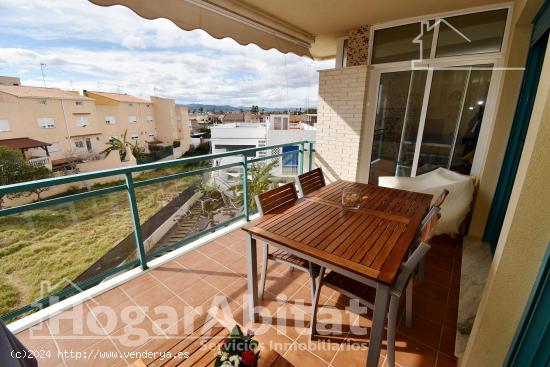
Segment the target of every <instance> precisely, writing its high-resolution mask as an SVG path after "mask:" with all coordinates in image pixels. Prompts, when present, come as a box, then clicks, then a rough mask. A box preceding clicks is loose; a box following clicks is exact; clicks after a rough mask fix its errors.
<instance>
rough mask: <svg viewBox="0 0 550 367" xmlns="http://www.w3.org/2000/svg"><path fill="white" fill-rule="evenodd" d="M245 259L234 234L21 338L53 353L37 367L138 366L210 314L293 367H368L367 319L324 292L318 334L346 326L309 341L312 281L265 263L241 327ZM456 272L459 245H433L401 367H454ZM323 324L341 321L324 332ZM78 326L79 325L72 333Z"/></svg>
mask: <svg viewBox="0 0 550 367" xmlns="http://www.w3.org/2000/svg"><path fill="white" fill-rule="evenodd" d="M259 252H260V251H259ZM245 256H246V255H245V233H244V232H243V231H241V230H235V231H233V232H231V233H229V234H227V235H224V236H223V237H220V238H218V239H216V240H214V241H212V242H210V243H208V244H206V245H204V246H202V247H200V248H198V249H196V250H193V251H191V252H188V253H186V254H184V255H182V256H180V257H178V258H176V259H175V260H172V261H170V262H168V263H166V264H164V265H162V266H160V267H157V268H155V269H152V270H150V271H147V272H145V273H143V274H142V275H140V276H138V277H137V278H134V279H132V280H131V281H129V282H127V283H124V284H123V285H122V286H119V287H117V288H114V289H112V290H110V291H108V292H106V293H103V294H101V295H99V296H96V297H94V298H93V299H91V300H88V301H86V302H85V303H84V304H83V305H82V306H77V307H75V308H74V309H72V310H68V311H65V312H63V313H62V314H60V315H58V316H55V317H53V318H51V319H49V320H47V321H45V322H43V323H42V324H39V325H36V326H34V327H32V328H31V329H28V330H25V331H23V332H21V333H19V334H18V335H17V336H18V337H19V338H20V340H21V341H22V342H23V343H24V344H25V345H26V346H27V348H28V349H30V350H33V351H50V357H49V358H48V354H47V353H43V352H42V353H43V356H44V358H43V359H41V360H40V362H39V365H40V366H88V365H90V366H92V365H93V366H94V367H99V366H125V365H127V364H129V363H132V362H133V360H134V359H136V357H135V356H132V355H128V354H126V355H124V353H128V352H131V351H154V350H158V348H159V347H158V345H159V343H160V342H162V340H163V339H164V340H167V339H168V338H178V337H179V338H180V339H181V335H183V332H182V331H181V330H182V326H181V325H184V324H185V323H184V322H183V319H184V318H185V317H187V318H188V317H189V316H190V315H195V316H197V315H199V314H205V313H206V312H208V310H209V309H210V310H212V311H210V314H211V315H215V317H216V318H218V317H219V318H222V319H224V320H226V321H227V320H228V319H231V321H232V320H233V319H234V320H235V321H232V322H237V323H239V324H241V325H243V324H244V325H245V327H247V328H250V329H253V330H255V332H256V334H257V336H256V337H257V339H258V340H260V342H261V343H262V345H266V344H265V343H270V347H271V348H272V349H275V350H277V351H278V352H279V354H281V355H283V356H284V358H286V359H287V360H288V361H289V362H291V363H292V364H294V365H295V366H297V367H299V366H335V367H338V366H342V367H350V366H364V365H365V362H366V355H367V350H368V337H367V336H361V335H357V333H355V330H356V328H357V327H358V326H364V327H368V326H369V325H370V320H369V315H368V314H367V315H365V314H363V315H357V314H356V313H355V312H351V311H348V310H346V308H345V306H346V305H348V304H349V302H348V301H349V300H347V299H345V297H343V296H341V295H340V294H339V293H337V292H334V291H332V290H329V289H327V288H324V289H323V292H322V294H321V300H320V304H321V309H320V313H319V326H318V329H319V331H320V332H322V330H333V328H335V327H336V326H335V324H338V325H343V327H342V331H341V332H339V334H338V335H335V334H332V335H329V336H326V337H318V338H316V340H315V341H313V342H309V329H308V327H309V318H310V317H309V314H310V308H309V307H310V303H309V302H310V288H309V287H310V285H309V279H308V276H307V275H306V274H305V273H302V272H300V271H297V270H295V271H290V270H289V269H288V268H287V267H286V266H283V265H281V264H276V263H270V267H269V271H268V280H267V285H266V295H265V296H264V300H263V301H261V305H262V306H264V309H263V310H262V311H261V312H260V315H261V319H262V320H261V323H258V324H249V323H246V321H244V319H243V308H246V306H243V304H245V298H244V294H245V293H246V289H247V284H246V266H245ZM460 265H461V241H458V240H453V239H450V238H442V237H440V238H435V239H433V240H432V249H431V251H430V252H429V253H428V257H427V261H426V280H425V282H424V284H422V285H419V284H416V285H415V291H414V307H413V310H414V311H413V313H414V316H413V327H412V328H406V327H405V325H404V320H403V313H401V315H402V316H401V321H400V322H399V326H398V335H397V343H396V362H397V364H398V365H399V366H403V367H416V366H437V367H443V366H456V360H455V358H453V357H452V356H453V352H454V338H455V332H456V317H457V312H458V295H459V282H460ZM215 296H218V297H215ZM224 299H227V304H224V301H223V300H224ZM213 300H214V302H213ZM224 305H225V306H226V307H225V308H224V307H223V306H224ZM158 306H163V307H164V308H162V307H161V308H160V309H159V307H158ZM212 307H214V308H212ZM220 307H221V308H220ZM128 310H131V311H128ZM159 310H160V311H159ZM162 311H163V312H162ZM244 314H245V313H244ZM113 316H114V320H113ZM327 317H336V318H337V320H340V321H341V322H340V321H339V322H337V323H328V322H327V320H328V319H327ZM75 320H85V322H84V323H82V324H81V325H75ZM58 351H62V352H64V353H65V354H64V355H60V354H59V353H58ZM70 352H72V354H70V355H69V354H67V353H70ZM98 353H99V354H98ZM382 354H383V355H382V357H381V359H380V365H382V364H383V363H384V361H385V346H384V347H383V350H382ZM92 356H93V358H92ZM384 365H385V364H384Z"/></svg>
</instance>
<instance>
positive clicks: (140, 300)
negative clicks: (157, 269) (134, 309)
mask: <svg viewBox="0 0 550 367" xmlns="http://www.w3.org/2000/svg"><path fill="white" fill-rule="evenodd" d="M173 296H174V294H172V293H171V292H170V291H169V290H168V289H167V288H166V287H165V286H164V285H162V284H159V285H157V286H155V287H153V288H151V289H149V290H148V291H147V292H144V293H141V294H139V295H137V296H136V297H132V300H133V301H134V303H135V304H137V305H138V306H139V307H143V308H144V309H145V308H150V309H151V308H154V307H155V306H157V305H160V304H162V302H164V301H166V300H167V299H169V298H172V297H173Z"/></svg>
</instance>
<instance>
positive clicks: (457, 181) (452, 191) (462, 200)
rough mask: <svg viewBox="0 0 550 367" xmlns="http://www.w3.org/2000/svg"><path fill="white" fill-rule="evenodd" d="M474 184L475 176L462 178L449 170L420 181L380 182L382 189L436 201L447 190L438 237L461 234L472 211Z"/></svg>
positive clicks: (397, 179)
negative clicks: (463, 224)
mask: <svg viewBox="0 0 550 367" xmlns="http://www.w3.org/2000/svg"><path fill="white" fill-rule="evenodd" d="M474 182H475V177H473V176H465V175H461V174H460V173H456V172H453V171H449V170H448V169H445V168H438V169H436V170H434V171H431V172H428V173H425V174H423V175H420V176H416V177H392V176H383V177H379V178H378V185H379V186H383V187H390V188H395V189H402V190H409V191H416V192H423V193H425V194H432V195H433V196H434V198H433V200H435V199H436V198H437V196H438V195H439V194H440V193H441V191H442V190H443V189H447V190H449V196H448V197H447V199H446V200H445V202H444V203H443V205H442V206H441V219H440V220H439V222H438V223H437V228H436V229H435V233H434V234H436V235H438V234H451V235H454V234H459V233H460V225H461V223H462V222H463V221H464V218H466V215H468V212H469V211H470V204H471V202H472V198H473V195H474Z"/></svg>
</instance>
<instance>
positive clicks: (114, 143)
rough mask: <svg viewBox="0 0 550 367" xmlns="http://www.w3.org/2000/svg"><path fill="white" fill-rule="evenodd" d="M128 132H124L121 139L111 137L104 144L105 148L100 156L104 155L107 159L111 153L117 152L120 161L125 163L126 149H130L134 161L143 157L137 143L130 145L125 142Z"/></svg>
mask: <svg viewBox="0 0 550 367" xmlns="http://www.w3.org/2000/svg"><path fill="white" fill-rule="evenodd" d="M127 135H128V130H126V131H124V135H122V139H119V138H115V137H111V138H110V139H109V141H108V142H107V143H106V144H107V148H105V149H104V150H103V151H101V154H104V155H105V157H107V156H108V155H109V154H110V153H111V152H114V151H116V150H118V154H120V160H121V161H123V162H124V161H125V160H126V156H127V148H130V149H131V151H132V154H133V155H134V157H135V158H136V159H139V158H141V157H142V156H143V149H141V148H140V147H139V145H138V142H137V141H136V142H135V143H132V142H130V141H128V140H127V138H126V137H127Z"/></svg>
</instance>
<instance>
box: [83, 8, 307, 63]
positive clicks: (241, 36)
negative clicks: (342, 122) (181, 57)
mask: <svg viewBox="0 0 550 367" xmlns="http://www.w3.org/2000/svg"><path fill="white" fill-rule="evenodd" d="M89 1H91V2H92V3H94V4H96V5H101V6H111V5H123V6H126V7H128V8H130V9H132V10H133V11H134V12H136V13H137V14H138V15H140V16H141V17H143V18H147V19H157V18H166V19H169V20H171V21H172V22H174V24H176V25H177V26H178V27H180V28H182V29H184V30H188V31H190V30H194V29H202V30H204V31H206V32H207V33H208V34H210V35H211V36H213V37H215V38H218V39H221V38H225V37H230V38H232V39H234V40H235V41H237V42H238V43H239V44H241V45H248V44H250V43H254V44H256V45H258V46H259V47H261V48H263V49H265V50H267V49H271V48H276V49H277V50H279V51H281V52H284V53H287V52H292V53H295V54H297V55H299V56H308V57H311V55H310V53H309V49H310V47H311V45H312V43H313V42H314V40H315V37H314V36H313V35H312V34H309V33H307V32H305V31H304V30H301V29H299V28H297V27H295V26H293V25H291V24H288V23H285V22H283V21H281V20H279V19H276V18H273V17H270V16H268V15H266V14H263V13H260V12H259V11H257V10H255V9H253V8H251V7H249V6H247V5H245V4H243V3H237V2H234V1H231V0H163V1H147V0H89Z"/></svg>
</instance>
